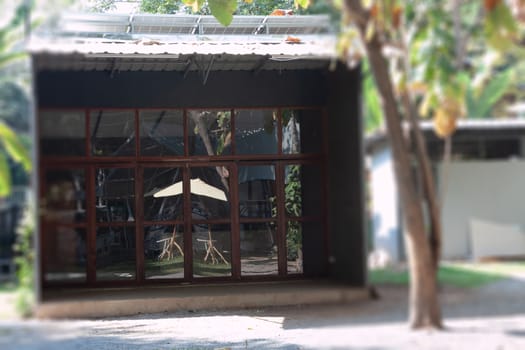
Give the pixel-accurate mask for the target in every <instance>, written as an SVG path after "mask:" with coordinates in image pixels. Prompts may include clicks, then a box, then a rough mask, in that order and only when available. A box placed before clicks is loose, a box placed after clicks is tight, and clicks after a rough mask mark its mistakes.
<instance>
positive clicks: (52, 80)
mask: <svg viewBox="0 0 525 350" xmlns="http://www.w3.org/2000/svg"><path fill="white" fill-rule="evenodd" d="M30 51H31V54H32V59H33V67H34V76H35V88H36V89H35V91H36V101H37V117H36V119H37V125H38V128H37V129H38V136H37V137H38V142H39V167H38V177H39V181H38V182H39V193H40V197H39V202H40V206H41V208H42V212H41V216H40V217H41V222H40V234H39V246H40V250H39V253H40V265H39V268H40V280H39V286H40V288H41V293H40V296H41V300H42V301H43V302H45V301H46V300H47V298H48V297H49V298H51V297H52V295H53V293H54V292H55V291H56V290H57V289H60V290H64V289H70V290H78V289H82V288H84V289H86V288H89V290H97V289H100V290H103V289H105V288H108V287H125V288H138V289H140V288H147V287H149V286H154V285H164V286H166V285H169V286H177V285H187V284H190V285H199V284H203V283H206V284H219V283H224V282H231V283H233V282H235V283H239V284H240V285H241V284H243V282H260V283H263V282H268V281H277V282H283V283H284V282H286V281H289V280H298V279H299V280H306V279H308V280H314V281H316V280H319V281H325V280H328V281H339V282H344V284H346V285H352V286H358V287H359V286H360V287H363V286H365V285H366V264H365V260H366V258H365V240H364V236H365V235H364V224H363V221H364V220H363V218H364V215H363V186H362V138H361V121H360V112H359V99H360V92H359V85H360V75H359V70H358V69H348V68H347V67H346V66H345V65H343V64H341V63H340V62H337V60H336V59H335V54H334V36H333V34H332V32H331V28H330V22H329V19H328V17H325V16H304V17H303V16H295V17H294V16H285V17H279V18H278V17H264V16H261V17H257V16H249V17H241V16H239V17H235V18H234V20H233V22H232V24H231V25H230V26H229V27H226V28H225V27H222V26H221V25H220V24H218V23H217V21H216V20H215V19H214V18H212V17H210V16H188V15H133V16H127V15H110V14H96V15H94V14H89V15H87V14H82V15H69V16H66V17H63V18H62V19H61V20H59V21H58V24H56V25H55V26H54V27H45V28H43V29H41V30H40V31H39V32H37V33H36V34H35V35H34V37H33V38H32V41H31V44H30ZM277 285H278V284H277Z"/></svg>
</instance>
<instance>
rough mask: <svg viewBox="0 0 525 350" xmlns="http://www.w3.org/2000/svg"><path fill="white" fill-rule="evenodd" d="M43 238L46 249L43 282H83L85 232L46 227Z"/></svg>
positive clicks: (84, 279)
mask: <svg viewBox="0 0 525 350" xmlns="http://www.w3.org/2000/svg"><path fill="white" fill-rule="evenodd" d="M43 236H44V239H45V243H44V246H45V247H46V250H45V252H44V260H45V276H44V278H45V280H46V281H50V282H54V281H60V282H85V281H86V231H85V230H84V229H78V228H69V227H57V228H54V229H51V228H49V227H48V228H47V230H46V232H45V233H44V235H43Z"/></svg>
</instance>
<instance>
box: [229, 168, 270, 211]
mask: <svg viewBox="0 0 525 350" xmlns="http://www.w3.org/2000/svg"><path fill="white" fill-rule="evenodd" d="M238 169H239V212H240V216H241V217H253V218H272V217H276V216H277V212H276V203H275V198H276V195H275V194H276V187H275V167H274V166H273V165H254V166H240V167H239V168H238Z"/></svg>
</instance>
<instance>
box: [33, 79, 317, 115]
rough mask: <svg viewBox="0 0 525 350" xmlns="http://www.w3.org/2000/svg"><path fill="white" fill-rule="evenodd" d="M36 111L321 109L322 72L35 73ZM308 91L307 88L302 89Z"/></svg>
mask: <svg viewBox="0 0 525 350" xmlns="http://www.w3.org/2000/svg"><path fill="white" fill-rule="evenodd" d="M36 82H37V85H36V86H37V90H36V91H37V98H38V104H39V107H77V108H78V107H85V108H88V107H122V108H141V107H172V108H181V107H229V108H232V107H248V106H251V107H254V106H260V107H263V106H269V105H272V106H276V105H280V106H298V105H311V106H322V105H325V103H326V95H325V94H323V93H322V92H323V91H325V89H324V83H325V80H324V77H323V72H322V71H282V72H279V71H261V72H259V73H258V74H254V73H252V72H250V71H212V72H210V75H209V77H208V80H207V82H206V84H203V80H202V76H201V75H200V74H199V73H197V72H190V73H189V74H188V75H187V76H186V78H184V74H183V73H182V72H120V73H115V74H114V75H113V76H111V75H110V74H109V73H108V72H104V71H101V72H97V71H89V72H83V71H80V72H64V71H43V72H39V73H37V80H36ZM305 87H308V88H305Z"/></svg>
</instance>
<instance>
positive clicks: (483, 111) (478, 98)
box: [465, 69, 512, 118]
mask: <svg viewBox="0 0 525 350" xmlns="http://www.w3.org/2000/svg"><path fill="white" fill-rule="evenodd" d="M511 83H512V71H511V70H510V69H507V70H505V71H503V72H499V73H496V74H494V75H493V76H491V77H490V79H489V81H488V82H487V84H486V85H484V86H482V87H481V89H479V91H478V92H476V91H475V90H474V87H473V86H472V85H470V86H469V87H468V89H467V92H466V99H465V104H466V108H467V116H468V117H469V118H487V117H492V115H491V111H492V108H493V107H494V105H495V104H496V103H497V102H498V101H499V100H500V99H501V98H502V97H503V95H504V94H505V93H506V92H507V91H508V90H509V87H510V85H511Z"/></svg>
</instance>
